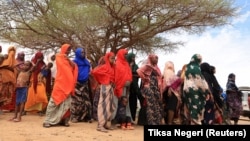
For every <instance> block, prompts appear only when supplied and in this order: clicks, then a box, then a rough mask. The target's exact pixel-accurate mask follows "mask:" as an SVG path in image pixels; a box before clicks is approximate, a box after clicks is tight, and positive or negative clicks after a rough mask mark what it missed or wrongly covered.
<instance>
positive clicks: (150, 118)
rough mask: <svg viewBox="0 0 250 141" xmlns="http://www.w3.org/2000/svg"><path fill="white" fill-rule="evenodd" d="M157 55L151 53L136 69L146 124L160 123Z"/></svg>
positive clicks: (159, 84) (160, 84)
mask: <svg viewBox="0 0 250 141" xmlns="http://www.w3.org/2000/svg"><path fill="white" fill-rule="evenodd" d="M157 63H158V56H157V55H154V54H151V55H149V56H148V60H147V62H146V63H145V64H144V65H142V66H141V67H140V68H139V69H137V73H138V75H139V76H140V78H141V81H142V82H141V83H142V84H141V93H142V95H143V97H144V104H143V106H145V107H144V108H146V123H145V124H148V125H160V124H162V118H163V116H162V111H163V109H162V104H161V86H162V74H161V71H160V69H159V67H158V66H157Z"/></svg>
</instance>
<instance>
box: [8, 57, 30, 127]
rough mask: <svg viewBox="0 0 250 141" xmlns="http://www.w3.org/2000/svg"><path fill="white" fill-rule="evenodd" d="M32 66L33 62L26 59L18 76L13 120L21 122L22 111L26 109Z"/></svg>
mask: <svg viewBox="0 0 250 141" xmlns="http://www.w3.org/2000/svg"><path fill="white" fill-rule="evenodd" d="M31 67H32V63H31V62H30V61H25V63H24V66H23V68H22V69H21V71H20V73H19V74H18V76H17V84H16V106H15V114H14V117H13V118H12V119H10V120H11V121H14V122H20V121H21V116H22V112H23V109H24V104H25V102H26V99H27V91H28V86H29V80H30V75H31V72H30V69H31Z"/></svg>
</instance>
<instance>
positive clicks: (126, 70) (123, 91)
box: [113, 49, 132, 120]
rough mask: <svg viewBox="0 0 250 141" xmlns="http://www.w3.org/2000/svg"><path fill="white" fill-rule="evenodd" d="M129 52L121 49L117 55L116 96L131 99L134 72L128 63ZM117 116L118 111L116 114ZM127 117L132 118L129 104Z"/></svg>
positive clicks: (116, 101)
mask: <svg viewBox="0 0 250 141" xmlns="http://www.w3.org/2000/svg"><path fill="white" fill-rule="evenodd" d="M127 54H128V51H127V50H126V49H120V50H119V51H118V52H117V55H116V58H117V59H116V62H115V65H116V67H115V96H116V98H118V99H119V98H120V97H121V96H126V97H127V98H128V99H129V92H130V84H131V82H132V71H131V68H130V66H129V63H128V61H127V58H126V55H127ZM116 98H115V103H116V105H118V100H117V99H116ZM114 114H116V110H115V113H114ZM113 116H115V115H113ZM126 116H128V117H130V118H131V120H132V116H131V111H130V105H129V102H128V104H127V106H126Z"/></svg>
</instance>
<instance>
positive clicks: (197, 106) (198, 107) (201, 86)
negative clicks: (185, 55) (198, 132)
mask: <svg viewBox="0 0 250 141" xmlns="http://www.w3.org/2000/svg"><path fill="white" fill-rule="evenodd" d="M201 62H202V57H201V55H200V54H194V55H193V56H192V58H191V60H190V62H189V63H188V64H187V66H186V71H185V78H184V86H183V90H184V102H185V105H186V106H187V109H188V111H189V114H190V115H189V122H190V124H191V125H201V121H202V120H203V115H204V113H203V112H204V108H205V103H206V98H207V97H209V96H210V90H209V87H208V84H207V82H206V80H205V78H204V77H203V75H202V73H201V70H200V64H201Z"/></svg>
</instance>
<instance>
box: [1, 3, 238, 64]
mask: <svg viewBox="0 0 250 141" xmlns="http://www.w3.org/2000/svg"><path fill="white" fill-rule="evenodd" d="M234 16H237V7H236V6H234V1H232V0H60V1H59V0H0V40H1V41H3V42H11V43H15V44H17V45H18V46H20V47H23V48H29V49H34V50H44V51H54V52H56V51H57V50H58V49H59V48H60V47H61V45H62V44H63V43H69V44H71V45H72V46H73V47H74V48H76V47H84V48H85V49H86V51H87V57H88V58H89V59H90V60H91V61H94V62H96V60H98V59H99V58H100V57H101V56H103V55H104V54H105V53H106V52H107V51H113V52H115V53H116V52H117V51H118V50H119V49H121V48H127V49H129V50H134V51H136V52H139V53H150V52H153V51H155V50H162V51H164V52H169V51H173V50H175V49H177V48H178V47H180V46H181V45H183V41H181V39H180V40H179V41H171V40H170V39H169V38H168V36H163V34H164V35H171V34H180V33H182V32H187V33H190V34H197V33H201V32H203V31H205V30H206V29H207V27H218V26H223V25H226V24H230V19H231V18H232V17H234Z"/></svg>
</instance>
